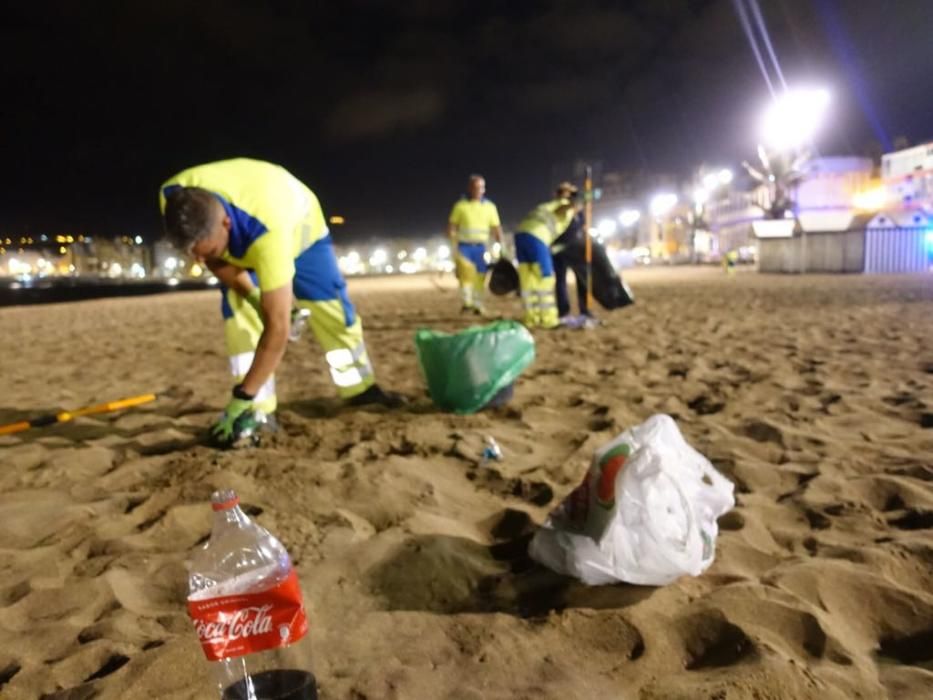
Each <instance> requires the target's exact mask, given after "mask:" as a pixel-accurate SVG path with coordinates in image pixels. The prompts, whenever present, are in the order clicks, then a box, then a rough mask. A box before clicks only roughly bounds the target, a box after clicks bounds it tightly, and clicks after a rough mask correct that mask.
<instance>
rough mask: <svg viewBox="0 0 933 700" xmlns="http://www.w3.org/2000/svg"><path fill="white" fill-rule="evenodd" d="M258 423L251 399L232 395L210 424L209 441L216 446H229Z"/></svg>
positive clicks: (250, 432) (249, 432) (251, 431)
mask: <svg viewBox="0 0 933 700" xmlns="http://www.w3.org/2000/svg"><path fill="white" fill-rule="evenodd" d="M258 425H259V423H258V422H257V421H256V414H255V413H254V412H253V401H252V399H238V398H237V397H235V396H234V397H233V398H231V399H230V402H229V403H228V404H227V407H226V408H225V409H224V412H223V415H222V416H221V417H220V420H218V421H217V422H216V423H214V425H213V426H211V432H210V436H211V441H212V442H213V443H214V445H216V446H217V447H230V446H231V445H233V443H235V442H236V441H237V440H238V439H240V438H241V437H243V436H244V435H247V434H252V433H253V432H254V431H255V430H256V428H257V426H258Z"/></svg>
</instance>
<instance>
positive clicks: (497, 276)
mask: <svg viewBox="0 0 933 700" xmlns="http://www.w3.org/2000/svg"><path fill="white" fill-rule="evenodd" d="M518 286H519V285H518V270H516V269H515V266H514V265H513V264H512V261H511V260H508V259H506V258H499V259H498V260H497V261H496V262H495V263H494V264H493V266H492V267H491V268H490V274H489V291H490V292H492V293H493V294H495V295H496V296H498V297H502V296H505V295H506V294H511V293H513V292H516V293H517V292H518Z"/></svg>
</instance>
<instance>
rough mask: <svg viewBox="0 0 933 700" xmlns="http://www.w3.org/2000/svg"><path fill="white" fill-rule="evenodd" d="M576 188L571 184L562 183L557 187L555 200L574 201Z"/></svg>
mask: <svg viewBox="0 0 933 700" xmlns="http://www.w3.org/2000/svg"><path fill="white" fill-rule="evenodd" d="M577 192H578V190H577V186H576V185H574V184H573V183H572V182H562V183H560V184H559V185H558V186H557V192H556V194H557V198H558V199H569V200H571V201H573V200H574V198H576V196H577Z"/></svg>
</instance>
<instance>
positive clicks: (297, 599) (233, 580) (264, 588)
mask: <svg viewBox="0 0 933 700" xmlns="http://www.w3.org/2000/svg"><path fill="white" fill-rule="evenodd" d="M239 502H240V501H239V498H237V495H236V494H235V493H234V492H233V491H229V490H228V491H216V492H215V493H214V494H213V496H212V497H211V504H212V507H213V509H214V526H213V529H212V530H211V537H210V539H209V540H208V542H207V544H205V545H204V547H202V548H201V549H199V550H198V551H197V552H196V553H195V555H194V557H193V561H192V563H191V573H190V575H189V577H188V614H189V615H190V616H191V619H192V621H193V622H194V627H195V630H196V631H197V633H198V638H199V639H200V641H201V648H202V649H203V650H204V654H205V656H206V657H207V659H208V661H210V662H211V666H212V667H213V670H214V677H215V679H216V680H217V689H218V692H219V693H220V697H221V698H223V700H273V699H274V700H316V698H317V684H316V682H315V678H314V674H313V673H312V671H311V649H310V636H309V635H308V634H307V631H308V621H307V618H306V616H305V609H304V603H303V602H302V596H301V587H300V586H299V584H298V577H297V576H296V575H295V570H294V569H293V568H292V562H291V559H290V558H289V556H288V552H286V551H285V547H283V546H282V543H281V542H279V541H278V540H277V539H276V538H275V537H273V536H272V535H270V534H269V532H268V531H267V530H265V529H264V528H262V527H260V526H259V525H257V524H256V523H254V522H253V521H252V520H250V519H249V518H248V517H247V515H246V514H245V513H244V512H243V510H242V509H241V508H240V506H239Z"/></svg>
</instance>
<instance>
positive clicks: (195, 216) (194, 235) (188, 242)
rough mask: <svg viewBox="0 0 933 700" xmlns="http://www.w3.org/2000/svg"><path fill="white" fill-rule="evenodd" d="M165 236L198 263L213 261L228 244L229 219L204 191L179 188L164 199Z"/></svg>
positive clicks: (195, 188)
mask: <svg viewBox="0 0 933 700" xmlns="http://www.w3.org/2000/svg"><path fill="white" fill-rule="evenodd" d="M165 233H166V235H167V236H168V239H169V241H170V242H171V243H172V245H174V246H175V247H176V248H178V249H179V250H181V251H183V252H185V253H188V254H190V255H192V256H193V257H194V258H196V259H197V260H199V261H201V262H203V261H205V260H216V259H219V258H220V256H221V255H223V253H224V251H225V250H226V249H227V244H228V243H229V241H230V217H229V216H227V213H226V212H225V211H224V208H223V206H221V204H220V201H219V200H218V199H217V197H215V196H214V195H213V194H211V193H210V192H208V191H207V190H205V189H201V188H200V187H179V188H178V189H176V190H173V191H172V192H170V193H169V194H168V195H167V196H166V198H165Z"/></svg>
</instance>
